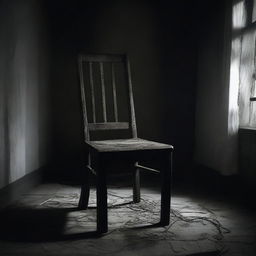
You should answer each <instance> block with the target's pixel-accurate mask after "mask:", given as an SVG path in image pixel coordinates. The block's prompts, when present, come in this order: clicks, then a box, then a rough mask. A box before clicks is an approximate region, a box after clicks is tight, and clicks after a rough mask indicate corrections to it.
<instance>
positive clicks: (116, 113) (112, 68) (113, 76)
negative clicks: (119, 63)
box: [111, 62, 118, 122]
mask: <svg viewBox="0 0 256 256" xmlns="http://www.w3.org/2000/svg"><path fill="white" fill-rule="evenodd" d="M111 73H112V89H113V100H114V114H115V122H118V111H117V101H116V78H115V64H114V63H113V62H112V65H111Z"/></svg>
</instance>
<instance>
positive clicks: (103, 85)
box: [100, 62, 107, 123]
mask: <svg viewBox="0 0 256 256" xmlns="http://www.w3.org/2000/svg"><path fill="white" fill-rule="evenodd" d="M100 80H101V91H102V107H103V120H104V122H105V123H106V122H107V110H106V95H105V81H104V70H103V63H102V62H100Z"/></svg>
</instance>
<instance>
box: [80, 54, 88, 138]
mask: <svg viewBox="0 0 256 256" xmlns="http://www.w3.org/2000/svg"><path fill="white" fill-rule="evenodd" d="M78 66H79V78H80V88H81V99H82V107H83V118H84V123H85V125H84V135H85V140H90V134H89V130H88V120H87V109H86V100H85V90H84V75H83V63H82V58H81V57H80V58H79V59H78Z"/></svg>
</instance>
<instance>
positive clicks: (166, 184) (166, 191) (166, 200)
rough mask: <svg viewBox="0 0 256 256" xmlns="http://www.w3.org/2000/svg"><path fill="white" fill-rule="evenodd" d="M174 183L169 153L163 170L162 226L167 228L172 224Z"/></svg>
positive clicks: (169, 152) (170, 154)
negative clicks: (172, 187) (171, 211)
mask: <svg viewBox="0 0 256 256" xmlns="http://www.w3.org/2000/svg"><path fill="white" fill-rule="evenodd" d="M171 182H172V151H167V152H166V156H165V161H164V168H163V169H162V170H161V217H160V224H161V225H163V226H167V225H169V223H170V210H171V209H170V208H171Z"/></svg>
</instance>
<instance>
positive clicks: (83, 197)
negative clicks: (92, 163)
mask: <svg viewBox="0 0 256 256" xmlns="http://www.w3.org/2000/svg"><path fill="white" fill-rule="evenodd" d="M89 179H90V173H89V170H88V168H86V170H85V172H84V174H83V184H82V185H81V193H80V199H79V203H78V208H79V209H80V210H86V209H87V208H88V202H89V196H90V181H89Z"/></svg>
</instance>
